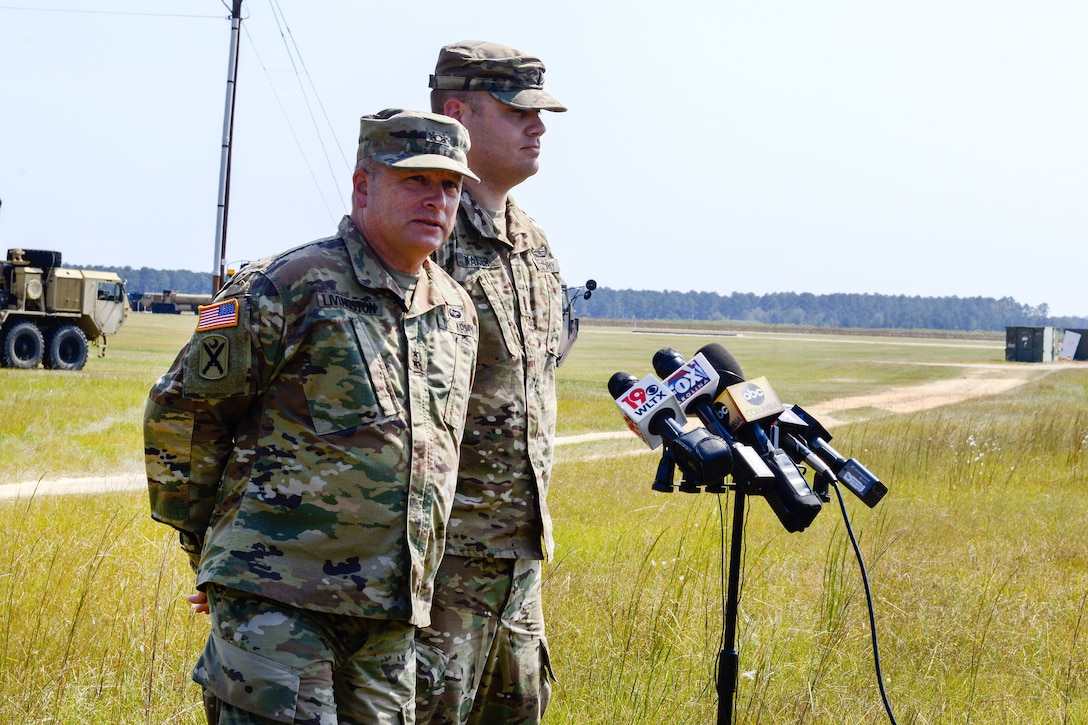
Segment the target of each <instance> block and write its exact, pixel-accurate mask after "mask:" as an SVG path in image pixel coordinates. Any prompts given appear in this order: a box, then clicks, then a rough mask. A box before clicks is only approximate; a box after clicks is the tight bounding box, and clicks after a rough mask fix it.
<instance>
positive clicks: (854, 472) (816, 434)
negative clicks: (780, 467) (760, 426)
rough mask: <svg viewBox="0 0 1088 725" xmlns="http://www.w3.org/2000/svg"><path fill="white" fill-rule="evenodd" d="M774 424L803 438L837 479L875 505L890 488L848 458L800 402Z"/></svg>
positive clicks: (786, 411)
mask: <svg viewBox="0 0 1088 725" xmlns="http://www.w3.org/2000/svg"><path fill="white" fill-rule="evenodd" d="M775 425H776V426H778V427H779V428H780V429H782V430H783V431H784V432H785V433H786V434H787V435H789V436H791V437H793V438H794V439H797V438H799V439H801V440H802V441H804V443H805V444H806V445H807V446H808V448H809V449H811V451H812V452H813V453H814V454H815V455H816V456H818V457H819V459H820V460H822V461H823V462H825V463H826V464H827V465H828V467H829V468H830V469H831V470H832V471H833V472H834V475H835V477H836V478H835V479H831V480H839V481H841V482H842V483H843V485H845V486H846V487H847V488H848V489H850V491H851V493H853V494H854V495H855V496H857V497H858V498H860V499H861V500H862V501H864V502H865V505H866V506H868V507H869V508H873V507H874V506H876V505H877V503H879V502H880V499H882V498H884V494H886V493H887V492H888V487H887V486H885V485H884V484H883V483H882V482H881V480H880V479H879V478H877V477H876V476H875V475H873V474H872V472H870V471H869V469H868V468H866V467H865V466H863V465H862V464H861V463H859V462H858V460H857V459H856V458H847V457H846V456H844V455H842V454H841V453H839V452H838V451H836V450H835V449H834V448H832V447H831V444H830V443H828V441H829V440H831V434H830V433H828V432H827V429H826V428H824V427H823V425H821V424H820V421H818V420H816V418H814V417H813V416H812V415H811V414H809V413H807V412H806V411H805V410H804V409H803V408H802V407H801V406H799V405H790V406H788V407H787V408H786V410H785V412H784V413H783V414H782V415H781V416H779V418H778V420H777V421H776V422H775Z"/></svg>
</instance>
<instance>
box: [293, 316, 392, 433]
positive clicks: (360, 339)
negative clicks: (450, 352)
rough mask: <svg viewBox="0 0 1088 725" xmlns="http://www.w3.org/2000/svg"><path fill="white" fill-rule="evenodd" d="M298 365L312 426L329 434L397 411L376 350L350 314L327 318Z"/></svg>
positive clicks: (371, 422)
mask: <svg viewBox="0 0 1088 725" xmlns="http://www.w3.org/2000/svg"><path fill="white" fill-rule="evenodd" d="M314 337H315V338H316V343H317V344H313V345H312V346H311V347H310V348H309V349H308V350H307V351H306V354H307V355H308V356H309V358H308V360H307V362H306V365H305V367H304V368H303V370H302V389H303V392H304V393H305V395H306V403H307V405H308V406H309V408H310V418H311V419H312V420H313V425H314V430H315V431H316V432H317V433H318V434H319V435H329V434H331V433H338V432H340V431H344V430H348V429H350V428H357V427H360V426H370V425H375V424H377V423H383V422H386V421H388V420H391V419H395V418H396V417H397V416H398V407H397V405H396V403H395V402H394V400H393V395H392V391H391V383H390V380H389V374H388V371H386V369H385V363H383V362H382V358H381V354H380V351H379V350H378V349H377V348H376V347H375V346H374V345H373V344H372V343H371V341H370V339H369V337H368V336H367V334H366V330H365V329H364V330H358V329H356V325H355V324H353V322H352V321H351V320H348V319H339V320H329V321H327V322H325V323H323V324H322V325H321V330H320V331H319V333H316V334H315V335H314Z"/></svg>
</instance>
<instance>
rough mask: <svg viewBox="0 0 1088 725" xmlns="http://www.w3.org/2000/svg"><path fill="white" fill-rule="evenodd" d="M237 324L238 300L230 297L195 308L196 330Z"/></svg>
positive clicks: (235, 325) (202, 330)
mask: <svg viewBox="0 0 1088 725" xmlns="http://www.w3.org/2000/svg"><path fill="white" fill-rule="evenodd" d="M237 326H238V300H236V299H230V300H223V301H222V302H216V303H215V304H211V305H200V307H199V308H197V319H196V331H197V332H204V331H205V330H219V329H221V328H224V327H237Z"/></svg>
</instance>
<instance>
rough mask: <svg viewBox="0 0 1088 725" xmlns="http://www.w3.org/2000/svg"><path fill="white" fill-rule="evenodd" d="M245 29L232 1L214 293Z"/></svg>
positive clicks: (221, 263) (222, 268) (222, 252)
mask: <svg viewBox="0 0 1088 725" xmlns="http://www.w3.org/2000/svg"><path fill="white" fill-rule="evenodd" d="M241 28H242V0H233V8H232V10H231V15H230V57H229V58H228V59H227V100H226V107H225V109H224V110H223V145H222V150H221V153H220V161H219V209H218V212H217V214H216V219H215V259H214V260H213V262H212V294H215V293H216V292H218V291H219V288H220V287H222V286H223V283H224V282H225V281H226V267H227V205H228V204H229V203H230V147H231V141H232V140H233V138H234V95H235V92H236V90H237V83H236V81H237V80H238V37H239V35H240V32H239V31H240V30H241Z"/></svg>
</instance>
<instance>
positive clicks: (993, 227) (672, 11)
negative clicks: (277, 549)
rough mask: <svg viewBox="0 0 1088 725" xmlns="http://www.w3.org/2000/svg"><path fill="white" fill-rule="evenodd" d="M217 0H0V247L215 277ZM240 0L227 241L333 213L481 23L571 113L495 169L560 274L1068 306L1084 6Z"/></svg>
mask: <svg viewBox="0 0 1088 725" xmlns="http://www.w3.org/2000/svg"><path fill="white" fill-rule="evenodd" d="M228 6H229V3H227V4H224V3H223V2H220V0H158V1H157V2H146V0H143V1H139V0H78V1H77V0H0V199H2V201H3V206H2V208H0V248H3V249H6V248H9V247H17V246H22V247H30V248H44V249H57V250H60V251H61V252H62V253H63V255H64V259H65V260H66V261H69V262H71V263H74V264H106V265H130V266H133V267H144V266H146V267H154V268H166V269H175V268H183V269H193V270H199V271H207V272H209V273H210V272H212V271H213V269H214V257H215V255H214V244H215V219H216V202H217V190H218V177H219V161H220V145H221V141H222V127H223V110H224V97H225V91H226V78H227V56H228V49H229V44H230V23H229V20H228V16H229V14H230V9H229V7H228ZM243 8H244V11H245V15H246V19H245V20H244V21H243V23H242V29H243V30H242V36H241V46H240V47H241V61H240V72H239V80H238V98H237V107H236V117H235V130H234V134H235V135H234V161H233V177H232V185H231V202H230V217H229V229H228V240H227V249H226V256H227V258H228V260H231V261H236V260H248V259H256V258H258V257H260V256H263V255H266V254H269V253H273V252H277V251H280V250H283V249H286V248H289V247H293V246H296V245H298V244H301V243H303V242H307V241H310V240H312V239H315V238H319V237H323V236H327V235H329V234H331V233H333V232H334V231H335V229H336V224H337V222H338V220H339V218H340V217H341V216H342V215H343V214H344V213H345V212H346V211H347V210H348V199H349V191H350V185H351V184H350V173H351V167H352V165H353V163H354V158H355V145H356V140H357V135H358V119H359V116H361V115H363V114H367V113H373V112H375V111H378V110H380V109H382V108H387V107H403V108H415V109H425V108H426V107H427V104H428V88H427V76H428V74H429V73H430V72H431V71H432V70H433V68H434V62H435V59H436V58H437V55H438V48H439V47H440V46H442V45H443V44H445V43H449V42H454V41H458V40H465V39H487V40H497V41H500V42H503V43H506V44H509V45H513V46H515V47H518V48H521V49H522V50H525V51H527V52H530V53H533V54H535V55H538V56H540V57H541V58H542V59H543V60H544V62H545V64H546V65H547V75H546V87H547V89H548V90H549V91H550V92H551V93H552V94H553V95H555V96H556V97H557V98H559V99H560V100H561V101H563V102H564V103H565V104H566V105H567V106H568V107H569V108H570V111H569V112H568V113H562V114H552V113H547V114H545V121H546V123H547V125H548V132H547V134H546V135H545V137H544V152H543V156H542V169H541V172H540V173H539V174H538V175H537V176H536V177H534V178H532V179H530V180H529V181H527V182H526V183H525V184H523V185H522V186H521V187H519V189H518V190H517V191H516V192H515V197H516V198H517V199H518V201H519V202H520V203H521V205H522V206H523V207H524V208H525V209H526V210H527V211H528V212H529V213H530V214H531V215H532V216H533V217H535V218H536V219H537V221H538V222H540V223H541V225H542V226H543V227H544V229H545V230H546V232H547V233H548V237H549V239H550V240H551V242H552V245H553V247H554V249H555V251H556V254H557V255H558V256H559V259H560V262H561V264H562V266H563V272H564V276H565V278H566V279H567V281H568V283H571V284H580V283H582V282H583V281H584V280H585V279H586V278H588V277H593V278H595V279H596V280H597V281H598V283H599V284H601V285H602V286H607V287H612V288H617V289H624V288H634V289H669V290H681V291H686V290H703V291H714V292H720V293H723V294H728V293H730V292H733V291H739V292H755V293H765V292H782V291H793V292H812V293H816V294H824V293H833V292H874V293H881V294H905V295H921V296H951V295H956V296H960V297H973V296H984V297H1013V298H1015V299H1016V300H1017V301H1018V302H1020V303H1023V304H1030V305H1039V304H1042V303H1046V304H1048V305H1049V307H1050V313H1051V314H1057V315H1080V316H1085V315H1088V283H1086V280H1088V3H1086V2H1084V0H1033V1H1032V2H1028V1H1027V0H1018V1H1017V2H1012V1H1010V0H939V1H938V0H914V1H913V2H910V3H906V2H899V3H888V2H874V1H873V0H826V1H825V2H811V1H805V0H760V1H756V0H748V1H744V2H742V1H730V0H712V1H707V2H699V1H696V0H674V1H672V2H665V3H661V2H658V3H650V2H644V1H642V0H578V1H577V2H572V1H571V0H547V2H536V3H528V2H526V3H517V2H510V0H503V1H496V0H486V1H484V0H480V1H474V0H463V1H462V2H459V3H458V2H448V0H447V1H445V2H438V1H436V0H415V1H414V2H411V3H397V2H388V1H386V2H364V1H363V0H350V1H349V0H320V2H316V1H314V0H309V1H307V2H303V1H302V0H246V2H245V3H244V6H243ZM138 291H142V290H138Z"/></svg>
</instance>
